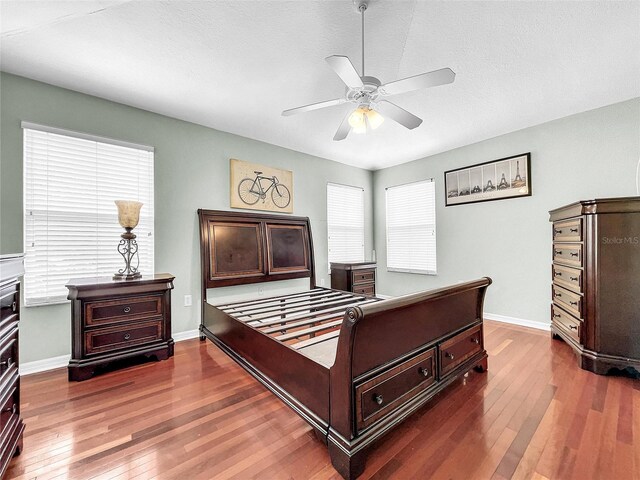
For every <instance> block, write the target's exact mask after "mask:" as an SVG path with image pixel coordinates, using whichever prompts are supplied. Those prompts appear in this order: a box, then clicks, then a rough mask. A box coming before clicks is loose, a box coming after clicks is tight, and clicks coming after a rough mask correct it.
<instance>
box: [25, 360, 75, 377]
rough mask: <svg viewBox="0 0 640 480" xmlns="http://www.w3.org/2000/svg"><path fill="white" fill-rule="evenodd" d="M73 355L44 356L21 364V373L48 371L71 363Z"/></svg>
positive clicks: (29, 373)
mask: <svg viewBox="0 0 640 480" xmlns="http://www.w3.org/2000/svg"><path fill="white" fill-rule="evenodd" d="M69 360H71V355H60V356H59V357H51V358H44V359H42V360H36V361H34V362H25V363H21V364H20V368H19V370H20V375H31V374H32V373H40V372H46V371H48V370H55V369H56V368H62V367H66V366H67V365H69Z"/></svg>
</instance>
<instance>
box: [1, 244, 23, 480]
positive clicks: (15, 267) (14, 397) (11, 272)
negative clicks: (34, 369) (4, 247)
mask: <svg viewBox="0 0 640 480" xmlns="http://www.w3.org/2000/svg"><path fill="white" fill-rule="evenodd" d="M23 258H24V257H23V255H1V256H0V478H2V477H3V476H4V473H5V471H6V470H7V466H8V465H9V462H10V461H11V459H12V458H13V456H14V455H18V454H20V452H21V451H22V436H23V433H24V423H23V422H22V418H20V376H19V374H18V365H19V358H18V323H19V320H20V280H19V277H21V276H22V275H23V273H24V267H23Z"/></svg>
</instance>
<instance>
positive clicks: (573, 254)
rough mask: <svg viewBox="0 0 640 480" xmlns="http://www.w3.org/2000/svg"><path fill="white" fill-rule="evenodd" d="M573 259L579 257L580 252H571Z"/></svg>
mask: <svg viewBox="0 0 640 480" xmlns="http://www.w3.org/2000/svg"><path fill="white" fill-rule="evenodd" d="M570 255H571V256H572V257H577V256H578V252H571V254H570Z"/></svg>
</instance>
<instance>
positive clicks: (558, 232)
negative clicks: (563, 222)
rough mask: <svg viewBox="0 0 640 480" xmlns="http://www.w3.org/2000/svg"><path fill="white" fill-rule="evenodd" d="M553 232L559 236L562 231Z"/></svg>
mask: <svg viewBox="0 0 640 480" xmlns="http://www.w3.org/2000/svg"><path fill="white" fill-rule="evenodd" d="M554 232H555V233H556V235H560V234H561V233H562V230H554Z"/></svg>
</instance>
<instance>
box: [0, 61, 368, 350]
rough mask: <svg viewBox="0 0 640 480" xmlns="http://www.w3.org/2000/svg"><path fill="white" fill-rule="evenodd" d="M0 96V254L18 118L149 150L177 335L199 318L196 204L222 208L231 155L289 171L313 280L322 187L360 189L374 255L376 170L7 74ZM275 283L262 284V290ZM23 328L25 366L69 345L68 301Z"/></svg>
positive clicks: (15, 223)
mask: <svg viewBox="0 0 640 480" xmlns="http://www.w3.org/2000/svg"><path fill="white" fill-rule="evenodd" d="M0 94H1V96H0V106H1V118H0V141H1V145H0V159H1V163H0V201H1V205H0V215H1V217H0V252H1V253H10V252H18V251H22V224H23V221H22V129H21V127H20V122H21V121H22V120H26V121H30V122H35V123H40V124H43V125H51V126H55V127H59V128H65V129H69V130H76V131H82V132H87V133H92V134H95V135H101V136H105V137H111V138H116V139H120V140H126V141H130V142H134V143H141V144H146V145H152V146H154V147H155V149H156V150H155V151H156V155H155V214H156V217H155V267H156V271H157V272H170V273H172V274H174V275H175V276H176V281H175V289H174V291H173V306H172V317H173V332H174V333H177V332H183V331H189V330H193V329H195V328H197V326H198V323H199V318H200V309H199V304H200V301H199V300H200V263H199V243H198V235H199V234H198V225H197V215H196V209H198V208H209V209H222V210H228V209H229V158H231V157H233V158H239V159H242V160H247V161H251V162H255V163H261V164H265V165H270V166H273V167H278V168H285V169H288V170H292V171H293V175H294V195H295V201H294V214H295V215H303V216H308V217H310V218H311V224H312V228H313V235H314V238H313V240H314V245H315V255H316V269H317V276H318V280H319V281H321V280H324V281H325V282H326V284H327V285H328V284H329V280H328V279H329V276H328V274H327V272H328V266H327V225H326V183H327V182H339V183H348V184H351V185H358V186H361V187H363V188H364V189H365V217H366V218H365V225H367V226H368V227H367V230H366V235H365V251H366V252H367V253H366V254H367V257H368V258H370V256H371V250H372V248H373V243H372V238H373V229H372V225H373V221H372V196H371V192H372V188H371V187H372V177H373V174H372V172H370V171H368V170H362V169H359V168H354V167H349V166H346V165H343V164H340V163H336V162H332V161H329V160H326V159H322V158H318V157H313V156H310V155H305V154H302V153H299V152H295V151H292V150H287V149H284V148H280V147H277V146H274V145H269V144H266V143H263V142H258V141H255V140H251V139H248V138H244V137H239V136H237V135H232V134H229V133H224V132H220V131H217V130H213V129H210V128H206V127H202V126H199V125H195V124H192V123H188V122H184V121H180V120H176V119H173V118H169V117H165V116H162V115H157V114H154V113H150V112H147V111H143V110H139V109H136V108H132V107H128V106H125V105H121V104H117V103H114V102H110V101H107V100H103V99H100V98H96V97H92V96H89V95H84V94H80V93H77V92H73V91H70V90H65V89H62V88H58V87H54V86H51V85H47V84H43V83H40V82H36V81H33V80H28V79H25V78H21V77H17V76H14V75H9V74H6V73H2V74H1V76H0ZM211 108H215V107H213V106H212V107H211ZM116 242H117V239H114V248H115V245H116ZM252 288H254V289H256V290H257V288H258V287H253V286H252ZM275 288H278V287H277V285H273V286H265V287H264V289H265V294H266V293H268V291H269V289H275ZM185 294H192V295H193V306H192V307H183V306H182V304H183V296H184V295H185ZM20 328H21V333H20V352H21V361H22V362H30V361H34V360H40V359H45V358H50V357H55V356H59V355H65V354H69V353H70V351H71V345H70V344H71V329H70V308H69V304H63V305H53V306H45V307H30V308H23V310H22V323H21V327H20Z"/></svg>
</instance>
